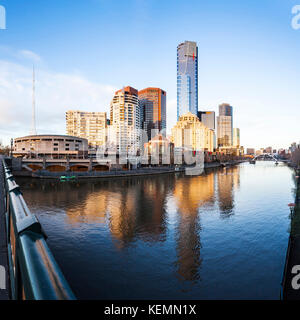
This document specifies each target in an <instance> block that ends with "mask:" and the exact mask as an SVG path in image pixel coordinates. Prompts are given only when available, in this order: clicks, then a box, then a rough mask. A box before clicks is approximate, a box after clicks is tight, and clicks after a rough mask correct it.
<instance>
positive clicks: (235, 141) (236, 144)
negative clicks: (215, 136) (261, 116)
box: [233, 128, 241, 148]
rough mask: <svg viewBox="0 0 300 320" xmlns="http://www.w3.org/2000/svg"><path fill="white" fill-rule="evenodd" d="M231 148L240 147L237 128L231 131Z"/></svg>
mask: <svg viewBox="0 0 300 320" xmlns="http://www.w3.org/2000/svg"><path fill="white" fill-rule="evenodd" d="M233 146H234V147H235V148H239V147H240V146H241V131H240V129H239V128H234V129H233Z"/></svg>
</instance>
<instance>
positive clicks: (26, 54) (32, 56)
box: [18, 50, 42, 63]
mask: <svg viewBox="0 0 300 320" xmlns="http://www.w3.org/2000/svg"><path fill="white" fill-rule="evenodd" d="M18 56H19V57H21V58H25V59H28V60H30V61H32V62H33V63H37V62H40V61H41V60H42V59H41V57H40V56H39V55H38V54H36V53H34V52H32V51H30V50H21V51H19V52H18Z"/></svg>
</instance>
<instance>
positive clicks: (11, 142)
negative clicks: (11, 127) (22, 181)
mask: <svg viewBox="0 0 300 320" xmlns="http://www.w3.org/2000/svg"><path fill="white" fill-rule="evenodd" d="M13 144H14V139H13V138H11V139H10V157H11V158H12V157H13Z"/></svg>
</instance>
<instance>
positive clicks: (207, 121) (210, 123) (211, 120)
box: [197, 111, 216, 130]
mask: <svg viewBox="0 0 300 320" xmlns="http://www.w3.org/2000/svg"><path fill="white" fill-rule="evenodd" d="M197 115H198V118H199V120H200V121H201V122H202V123H203V124H204V125H205V127H207V128H209V129H212V130H215V129H216V113H215V112H214V111H198V113H197Z"/></svg>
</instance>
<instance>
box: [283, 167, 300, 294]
mask: <svg viewBox="0 0 300 320" xmlns="http://www.w3.org/2000/svg"><path fill="white" fill-rule="evenodd" d="M299 174H300V170H296V169H295V175H294V179H295V184H296V188H295V204H294V206H295V207H291V208H292V212H291V227H290V237H289V244H288V249H287V254H286V263H285V268H284V275H283V281H282V299H283V300H300V292H299V290H297V288H293V286H292V280H293V278H294V277H295V276H296V274H295V273H294V272H292V271H293V268H294V267H295V266H299V265H300V180H299V178H298V176H299ZM297 272H298V271H297Z"/></svg>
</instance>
